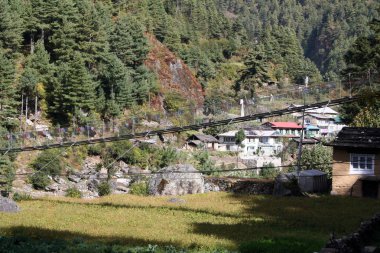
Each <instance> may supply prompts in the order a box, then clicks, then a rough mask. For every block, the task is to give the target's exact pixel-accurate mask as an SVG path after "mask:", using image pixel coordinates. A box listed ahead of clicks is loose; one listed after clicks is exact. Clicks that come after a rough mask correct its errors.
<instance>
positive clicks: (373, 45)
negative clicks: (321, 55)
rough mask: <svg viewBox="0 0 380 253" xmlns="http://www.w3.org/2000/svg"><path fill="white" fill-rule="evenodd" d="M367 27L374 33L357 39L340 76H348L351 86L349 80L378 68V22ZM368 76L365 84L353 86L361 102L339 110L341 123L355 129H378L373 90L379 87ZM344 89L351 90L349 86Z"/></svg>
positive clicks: (378, 105) (379, 28)
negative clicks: (352, 126) (342, 74)
mask: <svg viewBox="0 0 380 253" xmlns="http://www.w3.org/2000/svg"><path fill="white" fill-rule="evenodd" d="M370 28H371V31H372V32H373V33H372V34H371V35H370V36H367V37H359V38H358V39H357V40H356V41H355V43H354V44H353V45H352V47H351V48H350V50H349V51H348V53H347V54H346V56H345V61H346V63H347V68H346V69H345V70H344V71H343V73H344V74H347V75H348V76H349V80H348V81H349V83H350V84H351V78H352V79H354V80H355V79H357V78H358V77H362V76H363V73H367V75H368V74H370V73H371V72H373V70H376V69H379V68H380V57H379V55H380V46H379V44H380V20H379V19H374V20H373V21H372V22H371V23H370ZM351 76H352V77H351ZM367 77H368V79H367V81H366V82H364V83H362V84H361V85H360V86H359V87H354V88H355V89H357V90H359V91H360V93H361V95H363V99H361V100H359V101H356V102H353V103H349V104H344V105H342V107H341V113H342V120H343V121H344V122H345V123H346V124H352V125H354V126H357V127H379V126H380V121H379V115H380V110H379V107H380V102H379V100H378V99H377V97H375V96H373V94H374V93H375V92H378V89H376V88H375V89H374V88H373V86H374V85H378V84H379V78H377V79H372V78H370V76H367ZM346 88H347V89H351V88H352V87H346Z"/></svg>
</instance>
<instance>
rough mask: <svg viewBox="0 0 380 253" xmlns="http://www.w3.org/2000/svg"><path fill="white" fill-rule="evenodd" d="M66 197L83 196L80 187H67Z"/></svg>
mask: <svg viewBox="0 0 380 253" xmlns="http://www.w3.org/2000/svg"><path fill="white" fill-rule="evenodd" d="M65 196H66V197H70V198H78V199H80V198H82V193H81V192H80V191H79V190H78V188H76V187H70V188H69V189H67V191H66V195H65Z"/></svg>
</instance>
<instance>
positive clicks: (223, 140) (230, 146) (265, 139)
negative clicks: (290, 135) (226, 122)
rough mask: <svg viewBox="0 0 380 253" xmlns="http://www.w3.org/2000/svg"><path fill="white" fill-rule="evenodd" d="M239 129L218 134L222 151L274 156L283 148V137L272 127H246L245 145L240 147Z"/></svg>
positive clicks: (242, 154)
mask: <svg viewBox="0 0 380 253" xmlns="http://www.w3.org/2000/svg"><path fill="white" fill-rule="evenodd" d="M237 132H238V131H237V130H233V131H229V132H226V133H222V134H219V135H218V138H219V149H218V150H220V151H240V153H241V156H245V157H247V156H274V155H277V154H279V153H280V152H281V151H282V149H283V144H282V140H281V138H282V137H283V136H282V135H280V134H278V132H276V131H275V130H272V129H244V133H245V136H246V138H245V139H244V141H243V142H242V144H243V147H238V145H236V143H235V141H236V139H235V135H236V133H237Z"/></svg>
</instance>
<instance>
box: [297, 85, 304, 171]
mask: <svg viewBox="0 0 380 253" xmlns="http://www.w3.org/2000/svg"><path fill="white" fill-rule="evenodd" d="M303 93H304V94H303V105H304V106H305V105H306V96H305V91H304V92H303ZM304 127H305V109H303V110H302V129H301V136H300V142H299V143H298V155H297V176H298V177H299V175H300V172H301V157H302V145H303V138H304V131H305V130H304V129H305V128H304Z"/></svg>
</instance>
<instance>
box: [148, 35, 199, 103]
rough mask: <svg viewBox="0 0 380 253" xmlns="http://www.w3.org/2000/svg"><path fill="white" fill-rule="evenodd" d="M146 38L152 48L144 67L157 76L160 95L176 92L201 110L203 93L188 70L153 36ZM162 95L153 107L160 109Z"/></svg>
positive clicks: (154, 101)
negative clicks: (159, 84) (160, 88)
mask: <svg viewBox="0 0 380 253" xmlns="http://www.w3.org/2000/svg"><path fill="white" fill-rule="evenodd" d="M147 37H148V40H149V42H150V45H151V47H152V48H151V51H150V53H149V54H148V57H147V60H146V61H145V65H146V66H147V67H148V68H149V69H150V70H152V71H154V72H155V73H156V74H157V77H158V79H159V81H160V83H161V87H162V90H161V94H162V95H164V93H165V92H167V91H176V92H178V93H179V94H181V95H182V96H183V97H184V98H186V99H187V100H188V99H190V100H192V101H193V102H194V104H195V105H196V107H197V109H198V110H202V108H203V102H204V91H203V89H202V86H201V84H200V83H199V82H198V80H197V79H196V77H195V76H194V75H193V73H192V72H191V70H190V68H189V67H188V66H187V65H186V64H185V63H184V62H183V61H182V60H181V59H179V58H178V57H177V56H176V55H175V54H174V53H173V52H171V51H170V50H169V49H168V48H167V47H166V46H165V45H163V44H162V43H161V42H159V41H158V40H157V39H156V38H155V37H154V36H152V35H149V34H148V35H147ZM162 95H161V98H156V99H154V100H153V101H152V102H153V104H154V105H155V106H161V107H162Z"/></svg>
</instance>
